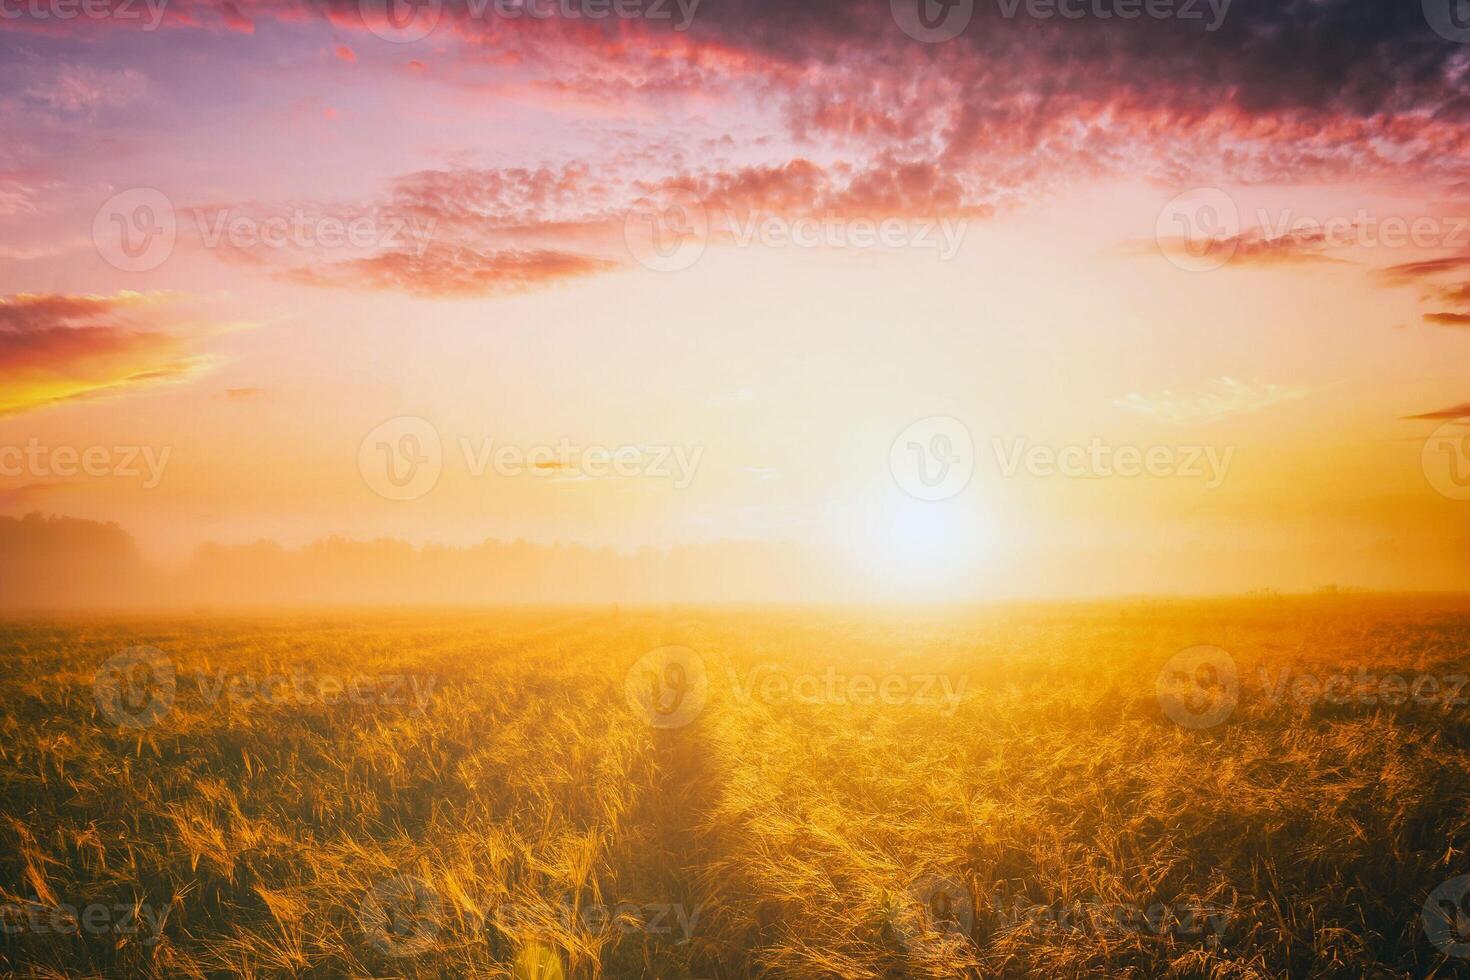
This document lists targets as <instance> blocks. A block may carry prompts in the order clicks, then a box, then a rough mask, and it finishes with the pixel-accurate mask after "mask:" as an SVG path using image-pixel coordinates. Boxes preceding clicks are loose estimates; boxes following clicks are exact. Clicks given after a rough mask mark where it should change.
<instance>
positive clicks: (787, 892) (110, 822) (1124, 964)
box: [0, 595, 1470, 980]
mask: <svg viewBox="0 0 1470 980" xmlns="http://www.w3.org/2000/svg"><path fill="white" fill-rule="evenodd" d="M0 648H3V651H0V673H3V680H0V783H3V787H0V788H3V792H0V971H3V972H4V973H5V974H7V975H15V976H28V977H137V976H155V977H225V976H243V977H486V978H490V977H515V978H526V980H532V978H534V980H560V978H598V977H610V978H620V977H657V978H687V980H693V978H746V977H797V978H805V977H844V978H847V977H858V978H862V977H1079V978H1080V977H1099V976H1110V977H1213V978H1245V977H1337V976H1343V977H1348V976H1352V977H1358V976H1376V977H1435V976H1445V977H1449V976H1462V975H1465V974H1466V972H1470V970H1467V968H1470V898H1467V895H1470V853H1467V851H1470V682H1467V673H1470V599H1465V598H1454V597H1410V598H1403V597H1378V596H1350V595H1343V596H1317V597H1301V598H1275V597H1263V598H1251V599H1230V600H1214V601H1153V602H1143V601H1135V602H1115V603H1093V604H1047V605H995V606H985V607H968V608H963V609H958V608H950V609H934V608H918V607H914V608H898V607H895V608H884V609H858V608H765V609H744V608H723V609H721V608H709V609H706V608H682V607H681V608H661V609H623V610H618V609H610V608H585V609H546V610H514V611H497V612H466V611H433V612H430V611H423V612H399V613H387V612H375V613H371V614H366V613H362V612H349V611H340V612H322V613H291V614H286V613H281V614H269V615H266V614H258V615H249V616H246V615H230V616H223V615H209V616H206V615H203V614H195V615H189V616H151V617H138V616H130V617H109V618H89V619H76V618H71V619H60V618H57V619H25V620H11V621H8V622H6V623H5V624H3V626H0Z"/></svg>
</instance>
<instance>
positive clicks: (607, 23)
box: [0, 0, 1470, 596]
mask: <svg viewBox="0 0 1470 980" xmlns="http://www.w3.org/2000/svg"><path fill="white" fill-rule="evenodd" d="M159 2H160V0H154V4H155V5H154V7H152V8H150V7H149V6H147V5H145V4H143V3H142V0H137V2H136V3H134V4H131V5H121V6H119V4H118V3H114V4H112V5H111V7H110V8H109V9H110V15H109V16H105V17H103V16H98V17H85V16H77V17H73V18H70V19H61V18H60V17H58V16H56V13H57V10H56V7H57V5H58V3H60V4H61V5H62V6H65V0H3V2H0V14H3V17H0V131H3V133H4V136H5V138H4V139H3V140H0V297H3V301H0V413H3V414H0V447H17V448H20V449H24V448H25V447H27V446H39V447H42V448H43V449H45V450H47V451H50V452H54V451H55V449H56V448H57V447H70V448H72V449H74V450H75V451H76V453H77V455H78V456H82V455H83V454H85V452H86V451H87V450H88V449H91V448H96V447H106V448H107V449H108V452H109V453H110V454H111V455H110V456H109V457H108V458H109V460H112V461H113V462H116V461H117V460H118V459H119V457H120V456H121V455H123V454H120V453H118V452H117V450H118V449H121V448H125V447H138V453H137V458H138V464H137V466H136V470H137V471H138V475H137V476H129V475H126V474H123V473H118V472H111V471H109V472H102V469H103V468H105V467H107V466H111V465H112V464H111V463H108V464H104V463H103V462H102V456H101V455H96V456H95V457H94V459H95V461H96V464H97V468H98V472H97V473H94V474H90V475H89V474H88V473H85V472H80V471H78V472H75V473H66V474H64V475H59V474H58V473H57V472H56V470H57V469H58V467H56V466H54V465H51V464H50V463H48V464H47V465H45V466H39V467H38V466H37V465H35V464H34V463H32V462H26V463H25V464H23V465H21V466H19V467H11V468H9V469H7V470H5V471H4V472H3V475H0V514H9V515H20V514H25V513H29V512H33V511H42V512H45V513H52V514H65V515H69V516H73V517H81V518H89V519H94V520H104V521H116V522H117V523H119V524H120V525H122V526H123V527H124V528H125V529H127V530H128V531H129V532H130V533H132V534H133V535H134V536H135V537H136V538H137V539H138V541H139V544H140V546H141V547H142V549H143V550H144V552H145V553H146V554H147V555H148V556H149V557H150V558H152V559H154V560H156V561H158V562H161V563H169V562H175V563H177V562H180V561H182V560H183V559H185V558H186V557H187V556H188V555H189V554H190V553H192V551H193V550H194V549H195V548H196V547H197V546H198V545H199V544H201V543H203V542H206V541H214V542H221V543H228V544H239V543H246V542H251V541H255V540H257V539H262V538H269V539H273V540H275V541H279V542H282V543H284V544H286V545H288V546H299V545H302V544H305V543H308V542H310V541H313V540H316V539H319V538H322V537H326V536H330V535H342V536H345V537H349V538H355V539H367V538H377V537H397V538H402V539H404V540H408V541H412V542H415V543H427V542H438V543H446V544H472V543H475V542H479V541H481V540H483V539H485V538H498V539H506V540H509V539H515V538H525V539H528V540H532V541H538V542H551V541H558V540H559V541H563V542H581V543H586V544H592V545H611V546H614V547H616V548H619V549H635V548H638V547H640V546H654V547H668V546H671V545H678V544H686V543H697V542H713V541H722V540H740V541H746V540H756V541H782V542H785V541H789V542H794V543H796V544H798V545H800V546H802V547H803V548H806V549H809V550H810V551H811V552H812V553H813V554H816V555H820V556H823V557H824V558H825V559H826V560H827V561H828V562H829V563H830V565H831V567H832V569H833V575H834V576H838V577H841V576H851V577H852V579H853V580H854V581H857V580H861V581H862V582H863V583H864V588H870V589H875V590H878V591H880V592H881V591H882V590H883V589H885V588H886V589H888V590H890V591H891V592H892V593H893V594H894V595H907V594H911V593H914V592H918V593H922V594H938V595H955V596H958V595H978V596H984V595H1001V594H1013V593H1022V594H1034V595H1048V594H1073V593H1109V592H1136V591H1169V590H1176V589H1177V590H1185V591H1212V590H1230V589H1239V588H1249V587H1255V586H1276V587H1281V588H1309V587H1312V586H1314V585H1317V584H1326V583H1342V584H1358V585H1365V586H1374V587H1391V588H1449V587H1457V586H1458V587H1464V586H1466V585H1470V579H1467V573H1466V568H1467V567H1470V562H1466V561H1465V555H1466V554H1467V553H1470V499H1467V498H1470V424H1467V423H1470V98H1467V96H1466V94H1465V84H1466V75H1467V70H1470V46H1467V45H1466V44H1463V43H1460V42H1458V41H1456V40H1454V39H1452V38H1450V37H1447V36H1444V35H1446V34H1453V33H1454V31H1453V30H1449V29H1447V28H1445V23H1446V22H1443V21H1442V22H1440V23H1439V25H1438V26H1439V28H1440V29H1439V30H1438V31H1436V29H1435V27H1434V26H1432V24H1431V21H1434V20H1435V13H1434V9H1433V7H1434V5H1433V2H1432V0H1431V2H1430V3H1429V4H1427V5H1426V6H1425V7H1423V8H1421V5H1420V4H1418V3H1413V2H1393V3H1388V2H1384V3H1364V2H1361V0H1340V2H1339V0H1314V2H1305V0H1299V2H1294V3H1283V2H1276V0H1270V2H1248V0H1235V2H1234V3H1230V4H1224V6H1223V9H1221V8H1220V5H1219V4H1216V5H1215V6H1213V7H1212V6H1211V5H1209V4H1204V3H1198V4H1194V3H1189V4H1185V3H1184V2H1183V0H1180V3H1177V4H1172V5H1171V4H1162V3H1161V2H1160V3H1157V4H1154V5H1151V6H1150V7H1149V8H1148V9H1156V10H1157V11H1166V12H1167V11H1169V10H1172V11H1173V13H1172V14H1171V15H1170V16H1149V15H1148V14H1147V13H1144V14H1143V15H1141V16H1138V17H1136V18H1133V19H1124V18H1122V17H1120V16H1103V14H1107V13H1110V12H1113V13H1115V12H1116V10H1119V9H1123V8H1124V7H1128V6H1129V5H1128V3H1127V0H1122V2H1121V3H1119V4H1114V3H1113V2H1111V0H1109V2H1108V3H1105V4H1102V5H1101V9H1100V8H1099V5H1097V4H1093V3H1090V2H1089V3H1088V4H1086V5H1083V4H1073V5H1070V6H1068V5H1067V4H1065V3H1064V4H1063V6H1067V7H1068V9H1069V10H1070V12H1071V13H1074V14H1078V16H1075V17H1064V16H1061V15H1057V16H1049V17H1048V16H1037V14H1039V13H1045V12H1046V11H1049V10H1051V9H1052V7H1053V5H1043V4H1040V3H1038V2H1030V3H1027V2H1021V3H1019V6H1017V5H1013V4H1010V3H1008V2H1007V3H1001V2H1000V0H977V2H975V3H973V4H968V3H966V0H958V2H957V3H955V4H952V5H950V6H945V5H942V4H937V3H933V2H932V0H922V2H923V3H924V4H925V5H926V8H925V10H924V11H916V10H915V9H913V6H914V4H913V2H912V0H910V2H909V6H907V7H905V0H894V3H892V4H890V3H888V2H887V0H884V2H881V3H878V2H871V3H870V2H854V3H828V2H809V3H800V4H795V3H788V2H776V0H759V2H757V0H703V2H701V3H692V0H685V3H684V4H683V5H682V6H681V5H680V4H677V3H674V2H672V0H669V2H667V3H665V2H662V0H637V2H635V0H621V2H622V4H623V7H622V8H620V9H624V10H625V11H629V12H631V11H636V12H641V13H642V14H643V16H639V17H619V16H616V15H615V14H614V15H612V16H608V17H606V18H603V19H596V20H594V19H591V18H588V17H585V16H583V17H576V18H573V17H569V16H567V15H566V14H567V12H568V11H570V12H572V13H578V12H585V11H587V10H588V9H597V10H603V9H609V8H611V3H610V2H609V3H608V4H606V5H599V4H598V3H597V2H596V0H590V7H589V3H588V2H584V0H575V2H574V0H562V6H561V7H553V6H552V5H551V4H544V5H543V8H544V10H545V11H551V12H552V13H553V16H550V17H545V18H542V17H528V16H520V17H515V16H510V15H511V14H514V13H519V12H520V10H519V8H510V7H509V6H508V5H507V4H506V3H505V2H504V0H502V2H501V3H500V4H499V5H497V4H495V3H490V4H489V5H488V6H486V5H476V6H473V7H466V6H464V5H463V4H461V3H459V2H458V0H455V2H450V3H446V4H444V5H443V6H437V5H435V6H424V7H422V8H408V10H407V11H399V14H400V16H399V17H398V19H397V20H396V21H395V20H393V19H391V18H389V17H387V16H386V15H385V13H384V11H383V4H382V2H381V0H379V2H377V3H375V2H374V0H364V3H363V4H361V5H359V4H357V3H355V2H328V3H305V2H296V0H273V2H269V3H261V4H246V3H211V2H203V3H201V2H189V3H184V2H176V0H168V2H166V3H165V4H164V5H163V6H162V7H159V6H158V3H159ZM1142 6H1143V5H1142V4H1141V3H1140V4H1138V5H1137V7H1140V8H1141V7H1142ZM970 7H973V10H972V11H971V10H970ZM1038 7H1040V8H1041V9H1040V10H1038V9H1037V8H1038ZM415 10H417V13H416V14H414V15H413V16H409V14H413V12H414V11H415ZM538 12H542V9H541V8H538ZM921 12H922V13H925V14H926V16H925V17H923V18H919V19H917V20H916V19H915V16H916V14H917V13H921ZM1007 12H1010V15H1008V13H1007ZM1193 14H1199V16H1198V17H1196V16H1192V15H1193ZM1216 14H1219V19H1218V21H1217V20H1216ZM962 15H964V16H969V20H968V22H967V23H966V24H965V26H964V29H963V30H962V31H959V33H958V34H957V36H955V37H953V38H950V39H947V40H934V39H926V32H928V33H932V32H931V31H930V28H927V27H925V26H924V25H926V24H933V23H936V22H937V21H938V20H942V19H943V18H947V17H959V16H962ZM416 18H417V19H416ZM947 23H949V24H955V23H957V22H956V21H953V20H951V21H947ZM155 25H156V29H155ZM395 25H397V26H395ZM916 25H917V26H916ZM1212 27H1213V29H1211V28H1212ZM905 28H907V30H906V29H905ZM420 34H422V35H423V36H419V35H420ZM915 34H917V35H919V36H918V37H916V36H913V35H915ZM1467 36H1470V34H1467ZM1181 195H1182V196H1181ZM650 222H651V223H650ZM752 222H753V224H752ZM349 227H350V228H351V229H355V230H353V231H352V233H351V234H348V233H347V231H346V230H345V229H348V228H349ZM880 227H882V228H885V229H887V233H886V237H885V238H884V240H883V241H879V242H878V243H876V244H875V243H873V242H872V241H870V240H869V239H871V238H877V237H883V236H879V235H878V232H877V230H876V229H878V228H880ZM686 233H687V234H686ZM680 235H684V236H685V237H683V238H680V237H678V236H680ZM654 236H657V237H656V240H655V237H654ZM793 236H795V237H797V238H801V239H802V241H800V242H793V241H791V238H792V237H793ZM263 238H264V239H266V240H262V239H263ZM344 238H351V239H352V240H351V241H340V240H338V239H344ZM813 238H814V239H815V243H813V241H811V240H809V239H813ZM671 241H673V242H679V241H682V242H684V244H685V246H686V248H684V249H683V250H681V251H671V250H669V249H665V251H666V252H667V253H668V254H662V253H660V252H659V251H658V248H657V246H659V245H667V244H668V243H669V242H671ZM400 417H412V418H414V419H421V420H424V421H425V422H427V423H428V425H429V426H431V427H432V430H433V431H434V433H436V434H437V436H438V438H439V440H440V443H441V452H440V454H439V459H438V466H439V468H441V469H442V473H441V474H440V476H439V478H438V480H437V482H436V483H434V485H433V486H432V487H431V488H429V489H427V490H425V491H424V492H423V493H421V494H417V495H415V496H414V499H407V500H393V499H386V497H385V496H384V494H383V493H382V492H380V490H381V485H380V484H378V481H377V478H376V477H375V476H374V475H373V474H372V473H371V472H370V471H371V469H372V465H373V462H372V461H373V459H374V458H375V457H376V454H377V453H378V452H380V451H381V452H387V453H392V452H396V451H398V450H405V451H408V450H411V449H413V447H418V448H419V449H423V448H424V446H423V443H422V441H419V440H415V441H412V442H409V443H404V442H401V441H400V439H401V436H402V434H403V432H404V431H406V430H404V429H403V424H402V423H392V422H391V421H390V420H394V419H398V418H400ZM935 418H944V419H954V420H958V421H959V422H960V423H961V424H962V425H963V427H964V429H965V430H966V431H967V432H968V435H969V437H970V440H971V443H972V445H973V452H972V453H967V452H966V451H965V450H964V448H963V447H960V448H958V449H957V450H956V452H958V453H959V454H960V456H959V457H956V461H953V462H955V465H958V466H960V467H961V468H962V469H965V470H968V469H969V468H971V467H972V468H973V474H972V475H971V476H970V478H969V479H968V480H967V481H966V482H964V484H963V485H962V486H960V487H958V488H955V489H954V492H953V493H948V494H947V495H945V496H944V497H943V499H923V497H924V496H925V494H924V491H923V490H922V489H919V491H918V493H917V494H916V493H915V492H914V491H915V489H916V488H915V486H914V485H913V481H912V479H910V478H909V477H908V476H906V475H905V474H904V473H903V472H896V471H901V470H902V469H903V466H902V463H901V460H902V459H903V457H904V456H905V455H906V454H907V453H908V452H909V449H910V447H909V445H908V440H907V437H905V440H904V441H903V444H901V445H899V446H897V447H896V446H895V441H896V440H898V439H899V438H900V433H904V432H906V430H909V429H910V427H911V426H914V425H915V423H922V420H926V419H935ZM384 423H389V426H388V428H387V429H384V430H382V431H383V432H386V433H387V435H386V436H384V438H383V439H382V440H381V441H382V446H379V441H380V440H378V439H377V438H376V437H375V438H374V439H372V440H369V442H368V444H367V445H365V444H364V443H365V440H368V438H369V434H370V433H373V432H375V430H379V428H380V427H381V426H383V425H384ZM915 431H917V432H918V433H919V434H920V437H919V438H918V439H917V440H916V442H915V446H922V447H925V448H926V449H927V448H932V447H933V446H936V445H938V444H934V443H932V441H931V439H930V436H931V435H932V433H933V431H936V430H935V429H934V424H920V426H919V428H918V429H917V430H915ZM487 440H489V441H490V442H491V443H492V447H498V446H500V445H502V444H505V445H509V446H513V447H517V448H518V449H520V450H530V449H531V448H532V447H537V446H551V447H555V446H557V445H558V444H559V443H563V442H565V444H568V445H571V446H573V447H577V448H578V449H580V450H583V451H585V450H586V449H587V448H588V447H604V448H605V449H607V450H608V451H609V453H611V452H612V451H615V450H617V449H618V448H619V447H641V448H640V449H639V450H638V455H637V457H636V458H637V460H640V461H641V463H635V462H633V460H634V458H635V457H634V456H633V455H628V456H626V457H625V459H626V460H627V461H628V462H629V466H630V469H629V472H628V473H618V472H612V473H608V474H591V475H589V474H587V473H583V472H580V471H578V469H577V468H576V466H573V465H568V464H567V462H566V461H565V460H555V461H549V462H543V463H542V464H540V465H528V466H527V467H526V469H525V471H524V472H520V473H515V474H511V473H500V472H495V471H494V470H493V468H492V469H486V470H484V471H483V472H480V473H478V474H477V473H476V472H475V469H476V465H475V462H476V461H475V455H474V453H475V452H478V451H480V450H482V449H484V448H485V443H486V441H487ZM1433 440H1438V441H1433ZM1427 441H1429V442H1427ZM1093 443H1096V444H1098V445H1101V446H1103V447H1105V448H1110V449H1114V450H1115V449H1116V448H1117V447H1125V446H1127V447H1136V448H1137V449H1138V451H1139V452H1140V453H1146V452H1147V451H1148V450H1149V449H1151V448H1160V447H1164V448H1167V449H1168V450H1170V451H1171V452H1172V453H1174V455H1173V456H1172V457H1170V458H1171V459H1173V460H1175V461H1176V462H1179V463H1180V465H1181V466H1183V461H1184V460H1185V459H1186V458H1190V457H1198V461H1199V465H1200V467H1203V468H1204V469H1205V472H1201V473H1195V472H1194V470H1193V469H1192V468H1190V467H1184V471H1181V472H1172V471H1171V472H1168V473H1165V474H1163V475H1159V474H1154V475H1150V474H1147V473H1145V474H1142V475H1137V476H1123V475H1118V474H1116V473H1103V472H1098V471H1097V468H1096V466H1095V465H1093V464H1092V463H1088V464H1087V465H1088V469H1087V471H1086V472H1079V473H1075V474H1073V473H1048V472H1046V471H1045V470H1044V467H1042V468H1038V467H1037V466H1030V467H1028V466H1026V465H1022V466H1021V467H1020V469H1019V470H1016V471H1013V472H1011V473H1009V474H1008V473H1007V469H1008V467H1007V459H1008V458H1011V459H1014V458H1019V457H1015V456H1014V455H1013V454H1015V453H1018V452H1024V451H1025V450H1026V449H1028V448H1032V447H1037V446H1040V447H1043V448H1046V449H1049V450H1051V451H1053V452H1062V451H1064V450H1066V449H1067V447H1074V446H1075V447H1086V446H1088V445H1089V444H1093ZM466 445H468V446H470V447H471V449H472V450H473V451H472V452H471V453H470V455H469V458H468V459H467V458H466V453H465V451H464V447H465V446H466ZM944 445H945V446H952V445H953V442H952V441H951V442H946V443H944ZM659 447H666V448H667V449H668V454H667V459H666V460H665V462H666V463H667V464H668V470H669V475H663V473H664V470H663V469H660V468H659V467H658V466H657V465H655V460H656V458H657V457H658V456H659V455H660V454H661V453H662V449H660V448H659ZM675 450H678V451H679V452H680V453H682V456H681V457H680V456H678V454H676V452H675ZM491 451H493V448H492V450H491ZM165 454H166V456H165ZM33 455H34V454H33ZM16 458H17V457H16V456H15V455H14V454H12V455H11V456H10V457H9V459H10V460H11V462H12V463H13V462H14V461H15V459H16ZM42 458H45V459H50V457H42ZM484 458H488V457H484ZM676 458H682V459H683V460H684V461H685V462H686V463H690V464H692V465H693V468H692V470H690V471H689V472H687V473H685V474H683V475H684V476H687V477H688V479H681V478H680V473H679V471H678V467H677V466H676V465H675V463H674V460H676ZM1158 458H1159V460H1160V461H1162V460H1164V458H1165V457H1164V456H1163V455H1160V456H1159V457H1158ZM148 459H151V460H153V462H154V463H155V464H158V466H159V468H158V470H157V478H156V479H150V477H149V469H148V466H147V465H146V460H148ZM1210 459H1213V460H1215V461H1216V463H1217V464H1218V465H1219V466H1220V467H1221V468H1220V469H1219V470H1218V471H1217V472H1213V473H1211V472H1209V471H1208V467H1207V466H1206V463H1205V461H1207V460H1210ZM5 460H6V457H4V456H3V455H0V464H4V463H5ZM696 461H697V462H696ZM936 465H938V464H937V461H936ZM1161 465H1162V463H1161ZM640 466H641V467H642V469H639V467H640ZM73 468H76V467H73ZM117 468H118V467H115V466H114V467H113V469H117ZM60 469H62V470H66V467H65V466H62V467H60ZM635 469H636V470H638V472H633V470H635ZM153 484H156V485H153ZM375 484H378V485H377V486H375ZM390 492H391V491H390Z"/></svg>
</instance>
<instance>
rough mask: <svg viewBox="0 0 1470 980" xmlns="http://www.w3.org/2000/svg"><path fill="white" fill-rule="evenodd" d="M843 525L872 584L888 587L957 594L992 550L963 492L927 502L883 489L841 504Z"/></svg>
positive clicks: (981, 520)
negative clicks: (852, 502) (951, 498)
mask: <svg viewBox="0 0 1470 980" xmlns="http://www.w3.org/2000/svg"><path fill="white" fill-rule="evenodd" d="M842 524H843V527H842V529H841V533H843V534H844V535H845V536H846V540H847V541H849V542H851V546H852V549H853V550H854V551H855V552H856V557H857V558H858V559H859V560H860V561H861V563H862V565H863V567H864V568H865V569H866V570H867V572H868V574H869V576H871V578H872V579H873V580H874V584H875V585H881V586H882V587H883V588H884V589H886V590H889V591H893V590H899V591H905V592H908V593H911V594H928V595H940V596H942V595H944V594H946V593H949V592H955V593H958V592H960V591H963V587H964V586H965V584H966V583H967V582H970V583H971V584H973V580H974V577H975V576H976V575H977V574H979V572H980V571H981V569H982V566H983V565H984V562H985V559H986V557H987V555H988V554H989V553H990V544H991V535H990V534H989V533H988V532H989V529H988V526H987V524H986V521H985V520H984V516H983V514H982V513H981V512H980V511H979V510H978V509H977V508H976V507H975V506H974V504H973V502H971V501H968V500H966V499H964V498H963V497H962V498H957V499H953V500H944V501H932V502H931V501H925V500H917V499H915V498H913V497H910V496H908V495H907V494H905V493H903V492H902V491H901V490H898V489H897V488H893V489H891V490H890V489H886V488H885V489H882V490H877V491H874V492H872V493H870V494H868V495H867V496H865V497H864V498H862V499H861V500H859V501H857V502H856V503H854V504H853V505H852V506H850V507H846V508H844V509H843V515H842Z"/></svg>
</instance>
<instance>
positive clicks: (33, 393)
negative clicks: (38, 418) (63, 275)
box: [0, 292, 205, 414]
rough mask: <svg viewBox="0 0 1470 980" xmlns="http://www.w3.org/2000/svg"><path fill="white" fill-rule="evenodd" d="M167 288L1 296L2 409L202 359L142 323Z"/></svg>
mask: <svg viewBox="0 0 1470 980" xmlns="http://www.w3.org/2000/svg"><path fill="white" fill-rule="evenodd" d="M172 298H173V297H172V296H170V295H169V294H159V293H153V294H144V293H131V292H122V293H118V294H117V295H115V296H65V295H56V294H47V295H33V294H25V293H22V294H19V295H16V296H11V297H8V298H0V414H13V413H16V412H23V411H26V410H29V409H33V408H38V407H40V406H43V405H48V404H52V403H54V402H61V401H71V400H75V399H80V398H90V397H96V396H99V395H103V394H111V393H117V392H121V391H124V390H129V389H134V388H139V387H144V386H148V385H152V384H157V383H159V382H162V381H168V380H174V379H179V378H183V377H186V376H188V375H190V374H192V373H193V372H195V371H197V370H199V369H200V368H201V367H202V366H203V364H204V363H205V362H204V359H203V358H200V357H197V356H193V355H191V354H190V353H189V352H188V350H187V347H188V345H187V343H186V341H185V340H184V339H183V338H181V337H179V336H177V335H176V334H174V333H171V332H168V331H164V330H159V329H156V328H155V327H152V326H147V325H144V324H143V323H141V322H140V317H142V316H143V315H144V314H145V313H149V312H151V308H153V307H155V306H157V305H159V304H162V303H166V302H168V301H169V300H170V299H172Z"/></svg>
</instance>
